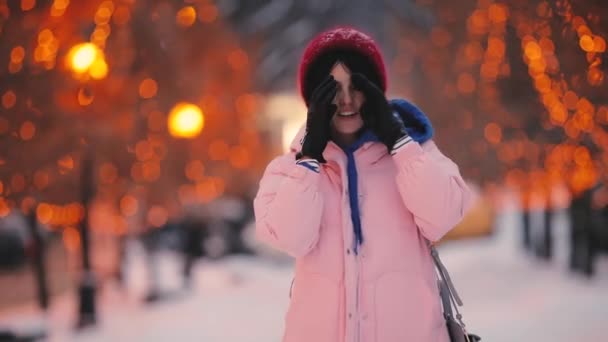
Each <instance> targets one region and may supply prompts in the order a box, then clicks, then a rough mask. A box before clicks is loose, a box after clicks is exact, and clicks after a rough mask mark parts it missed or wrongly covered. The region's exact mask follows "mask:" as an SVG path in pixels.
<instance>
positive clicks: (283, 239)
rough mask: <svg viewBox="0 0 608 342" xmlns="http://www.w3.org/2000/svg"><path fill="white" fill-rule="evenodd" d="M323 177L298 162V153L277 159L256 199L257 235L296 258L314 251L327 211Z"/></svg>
mask: <svg viewBox="0 0 608 342" xmlns="http://www.w3.org/2000/svg"><path fill="white" fill-rule="evenodd" d="M320 177H321V176H320V174H319V173H318V172H315V171H313V170H310V169H308V168H306V167H303V166H302V165H297V164H296V163H295V155H294V153H290V154H286V155H283V156H281V157H277V158H276V159H274V160H273V161H272V162H271V163H270V164H269V165H268V167H267V168H266V170H265V172H264V175H263V176H262V179H261V181H260V186H259V190H258V193H257V195H256V197H255V199H254V202H253V205H254V211H255V221H256V224H255V231H256V238H257V239H258V240H260V241H262V242H265V243H267V244H269V245H271V246H273V247H274V248H276V249H278V250H281V251H283V252H286V253H287V254H289V255H291V256H293V257H300V256H304V255H306V254H307V253H308V252H309V251H310V250H312V249H313V248H314V246H315V245H316V243H317V240H318V237H319V230H320V225H321V216H322V213H323V197H322V195H321V193H320V192H319V179H320Z"/></svg>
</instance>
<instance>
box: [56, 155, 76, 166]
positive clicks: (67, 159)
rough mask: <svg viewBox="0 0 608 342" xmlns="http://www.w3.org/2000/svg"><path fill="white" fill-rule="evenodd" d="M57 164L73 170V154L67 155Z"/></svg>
mask: <svg viewBox="0 0 608 342" xmlns="http://www.w3.org/2000/svg"><path fill="white" fill-rule="evenodd" d="M57 165H58V166H59V167H61V168H63V169H67V170H72V169H73V168H74V159H73V158H72V156H69V155H68V156H65V157H63V158H61V159H59V160H58V161H57Z"/></svg>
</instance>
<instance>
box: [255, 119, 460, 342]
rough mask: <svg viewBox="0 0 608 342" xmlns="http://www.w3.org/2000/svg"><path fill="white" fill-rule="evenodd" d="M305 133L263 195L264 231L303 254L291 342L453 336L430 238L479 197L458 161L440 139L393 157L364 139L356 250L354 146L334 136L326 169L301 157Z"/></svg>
mask: <svg viewBox="0 0 608 342" xmlns="http://www.w3.org/2000/svg"><path fill="white" fill-rule="evenodd" d="M424 119H425V120H427V119H426V117H424ZM427 121H428V120H427ZM425 122H426V121H425ZM303 133H304V131H303V129H302V130H301V131H300V133H299V134H298V136H297V137H296V138H295V139H294V142H293V144H292V152H291V153H288V154H286V155H283V156H280V157H278V158H276V159H274V160H273V161H272V162H271V163H270V165H269V166H268V167H267V169H266V171H265V173H264V176H263V178H262V180H261V182H260V188H259V192H258V194H257V196H256V198H255V201H254V206H255V216H256V234H257V238H258V239H260V240H262V241H264V242H266V243H268V244H270V245H272V246H274V247H275V248H277V249H279V250H282V251H284V252H286V253H288V254H290V255H291V256H293V257H295V258H296V266H295V268H296V269H295V280H294V283H293V287H292V293H291V302H290V305H289V309H288V311H287V315H286V319H285V332H284V336H283V342H406V341H408V342H409V341H412V342H445V341H448V340H449V339H448V335H447V331H446V328H445V322H444V319H443V316H442V309H441V301H440V298H439V293H438V289H437V283H436V276H435V272H434V267H433V262H432V259H431V257H430V254H429V250H428V247H427V244H426V239H428V240H430V241H437V240H439V239H440V238H441V237H442V236H443V235H444V234H445V233H447V232H448V231H449V230H450V229H451V228H452V227H453V226H454V225H456V224H457V223H458V222H459V221H460V220H461V218H462V217H463V215H464V213H465V211H466V210H467V208H468V207H469V205H470V202H471V200H470V199H471V195H470V192H469V189H468V188H467V186H466V184H465V182H464V181H463V179H462V178H461V176H460V173H459V171H458V167H457V166H456V165H455V164H454V163H453V162H452V161H451V160H450V159H448V158H447V157H445V156H444V155H443V154H442V153H441V152H440V151H439V150H438V149H437V146H436V145H435V143H434V142H433V141H432V140H426V141H425V142H424V143H423V144H422V145H420V144H419V143H418V142H416V141H412V142H410V143H408V144H407V145H405V146H404V147H402V148H401V149H400V150H399V152H397V153H396V154H395V155H393V156H391V155H390V154H389V153H388V152H387V149H386V147H384V145H382V144H381V143H378V142H373V141H370V142H366V143H364V144H363V145H362V146H361V147H360V148H359V149H357V150H356V151H355V152H354V160H355V162H356V167H357V173H358V197H359V209H360V210H359V214H360V215H359V216H360V220H361V227H362V231H363V236H364V242H363V243H362V244H361V246H359V252H358V253H357V254H355V253H354V251H353V239H354V233H353V222H352V219H351V212H350V210H351V209H350V205H349V194H348V185H347V182H348V177H347V169H346V168H347V157H346V154H345V152H344V151H343V150H342V149H341V148H339V147H338V146H337V145H336V144H334V143H333V142H330V143H329V144H328V146H327V148H326V149H325V152H324V157H325V159H326V160H327V161H328V162H327V163H326V164H322V166H321V170H320V172H319V173H316V172H314V171H312V170H309V169H308V168H305V167H303V166H301V165H296V164H295V157H294V155H295V152H296V151H298V150H299V149H300V140H301V137H302V136H303ZM418 140H421V139H418ZM422 140H423V139H422ZM285 295H287V294H285Z"/></svg>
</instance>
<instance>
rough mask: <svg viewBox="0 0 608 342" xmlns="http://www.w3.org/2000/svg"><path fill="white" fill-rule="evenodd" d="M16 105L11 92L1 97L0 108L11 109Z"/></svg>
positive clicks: (14, 97) (13, 93) (13, 94)
mask: <svg viewBox="0 0 608 342" xmlns="http://www.w3.org/2000/svg"><path fill="white" fill-rule="evenodd" d="M15 103H17V95H15V92H14V91H12V90H9V91H7V92H5V93H4V95H2V106H3V107H4V108H6V109H11V108H13V107H14V106H15Z"/></svg>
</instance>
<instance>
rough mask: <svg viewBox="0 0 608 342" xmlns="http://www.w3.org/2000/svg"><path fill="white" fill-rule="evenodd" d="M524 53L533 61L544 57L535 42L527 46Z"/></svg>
mask: <svg viewBox="0 0 608 342" xmlns="http://www.w3.org/2000/svg"><path fill="white" fill-rule="evenodd" d="M524 53H525V54H526V57H528V58H529V59H530V60H531V61H534V60H538V59H540V58H541V57H542V50H541V48H540V46H539V45H538V44H537V43H536V42H535V41H532V42H529V43H527V44H526V47H525V49H524Z"/></svg>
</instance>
